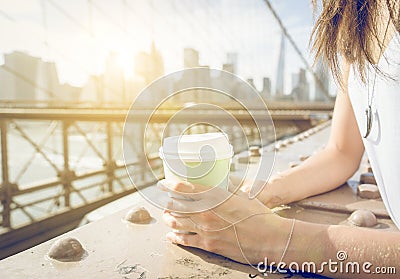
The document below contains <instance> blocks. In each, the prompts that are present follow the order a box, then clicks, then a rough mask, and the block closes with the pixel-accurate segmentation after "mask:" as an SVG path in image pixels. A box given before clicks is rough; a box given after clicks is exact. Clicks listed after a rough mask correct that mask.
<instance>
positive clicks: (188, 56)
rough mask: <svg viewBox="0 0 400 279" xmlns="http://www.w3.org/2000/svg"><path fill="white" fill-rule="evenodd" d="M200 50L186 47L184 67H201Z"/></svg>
mask: <svg viewBox="0 0 400 279" xmlns="http://www.w3.org/2000/svg"><path fill="white" fill-rule="evenodd" d="M199 65H200V64H199V52H198V51H197V50H195V49H193V48H185V49H184V50H183V67H184V68H185V69H187V68H197V67H199Z"/></svg>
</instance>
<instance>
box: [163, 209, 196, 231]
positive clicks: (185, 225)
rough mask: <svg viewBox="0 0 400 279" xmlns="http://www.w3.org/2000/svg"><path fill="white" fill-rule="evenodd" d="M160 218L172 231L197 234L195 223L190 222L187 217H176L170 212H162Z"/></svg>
mask: <svg viewBox="0 0 400 279" xmlns="http://www.w3.org/2000/svg"><path fill="white" fill-rule="evenodd" d="M162 218H163V221H164V223H165V224H166V225H167V226H169V227H170V228H172V229H174V230H179V231H187V232H195V233H199V229H198V228H197V226H196V223H194V222H193V221H191V219H190V217H189V216H183V215H182V216H177V215H173V214H171V213H170V212H164V214H163V217H162Z"/></svg>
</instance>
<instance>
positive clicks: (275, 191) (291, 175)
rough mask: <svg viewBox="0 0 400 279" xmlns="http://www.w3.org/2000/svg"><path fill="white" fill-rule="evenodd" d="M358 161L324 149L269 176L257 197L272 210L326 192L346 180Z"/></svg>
mask: <svg viewBox="0 0 400 279" xmlns="http://www.w3.org/2000/svg"><path fill="white" fill-rule="evenodd" d="M359 163H360V158H357V157H356V156H354V155H353V154H351V155H347V154H346V153H344V152H340V151H338V150H335V148H333V147H327V148H325V149H323V150H322V151H320V152H319V153H317V154H315V155H314V156H312V157H310V158H309V159H307V160H306V161H304V162H303V163H302V164H301V165H299V166H297V167H295V168H292V169H289V170H287V171H285V172H283V173H280V174H279V175H276V176H274V177H271V179H270V180H269V181H268V183H267V184H266V185H265V187H264V189H263V191H262V192H261V193H260V194H259V196H258V198H259V199H260V200H261V201H262V202H263V203H265V204H266V205H267V206H268V207H270V208H272V207H275V206H278V205H281V204H287V203H291V202H294V201H298V200H301V199H304V198H306V197H309V196H313V195H317V194H321V193H324V192H327V191H330V190H332V189H334V188H336V187H338V186H340V185H342V184H343V183H344V182H346V181H347V179H349V178H350V177H351V176H352V175H353V174H354V172H355V171H356V170H357V168H358V166H359Z"/></svg>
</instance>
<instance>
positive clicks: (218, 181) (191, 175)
mask: <svg viewBox="0 0 400 279" xmlns="http://www.w3.org/2000/svg"><path fill="white" fill-rule="evenodd" d="M159 155H160V158H161V159H162V160H163V167H164V174H165V178H166V179H168V180H176V181H188V182H190V183H193V184H199V185H204V186H208V187H210V188H213V187H220V188H222V189H226V190H227V189H228V183H229V170H230V164H231V159H232V157H233V148H232V145H230V144H229V140H228V136H227V135H226V134H224V133H206V134H191V135H182V136H175V137H169V138H165V139H164V142H163V146H161V147H160V149H159ZM168 194H169V196H170V197H171V198H175V199H186V198H185V197H184V196H182V195H180V194H179V193H171V192H169V193H168ZM175 215H177V216H179V214H176V213H175ZM175 232H178V233H185V234H193V233H192V232H187V231H180V230H175Z"/></svg>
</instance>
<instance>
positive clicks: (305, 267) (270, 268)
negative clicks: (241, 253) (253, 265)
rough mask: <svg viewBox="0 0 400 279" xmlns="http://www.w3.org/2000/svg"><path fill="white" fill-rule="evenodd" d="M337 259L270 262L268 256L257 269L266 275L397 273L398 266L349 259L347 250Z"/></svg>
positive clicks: (339, 254)
mask: <svg viewBox="0 0 400 279" xmlns="http://www.w3.org/2000/svg"><path fill="white" fill-rule="evenodd" d="M336 258H337V259H335V260H332V259H329V260H328V261H325V262H322V263H321V264H318V265H317V264H315V263H314V262H304V263H302V264H298V263H296V262H291V263H285V262H280V263H275V262H270V263H269V262H268V258H265V259H264V262H259V263H258V265H257V270H258V271H259V272H260V273H262V274H263V275H264V276H268V274H271V273H292V274H296V273H298V272H299V271H300V272H303V273H316V274H321V273H331V274H340V273H342V274H388V275H390V274H396V267H393V266H390V267H387V266H373V264H372V263H370V262H362V263H359V262H353V261H347V258H348V256H347V253H346V252H345V251H339V252H338V253H337V254H336Z"/></svg>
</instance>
